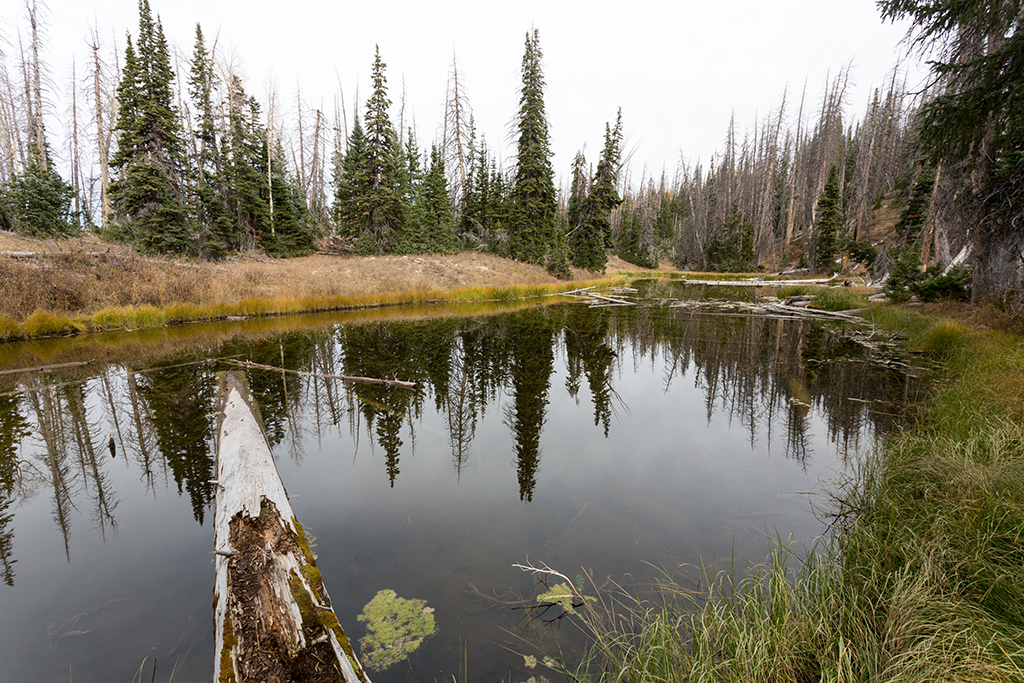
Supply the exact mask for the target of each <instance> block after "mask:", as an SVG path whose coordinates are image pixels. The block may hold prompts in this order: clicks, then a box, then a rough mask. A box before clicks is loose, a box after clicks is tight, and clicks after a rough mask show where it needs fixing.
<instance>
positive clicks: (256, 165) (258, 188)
mask: <svg viewBox="0 0 1024 683" xmlns="http://www.w3.org/2000/svg"><path fill="white" fill-rule="evenodd" d="M224 148H225V157H226V165H225V168H224V177H225V181H226V184H227V186H228V195H227V204H228V210H229V211H230V215H231V221H232V232H233V233H234V234H235V235H237V236H238V237H239V238H240V240H241V244H240V247H241V248H242V249H243V250H246V251H254V250H257V249H260V248H261V247H262V248H266V246H267V245H263V244H262V242H263V240H264V238H265V237H267V236H272V234H273V227H272V225H271V220H270V201H269V188H268V186H267V168H266V158H267V155H266V134H265V132H264V131H262V130H261V128H260V126H259V104H258V103H257V102H256V100H254V99H251V98H249V97H247V96H246V93H245V89H244V88H243V87H242V82H241V80H240V79H239V78H238V76H234V77H233V78H232V79H231V82H230V83H229V84H228V135H227V136H226V137H225V141H224Z"/></svg>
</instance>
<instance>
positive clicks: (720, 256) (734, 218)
mask: <svg viewBox="0 0 1024 683" xmlns="http://www.w3.org/2000/svg"><path fill="white" fill-rule="evenodd" d="M704 258H705V262H706V263H707V267H708V268H709V269H711V270H717V271H722V272H731V273H737V272H741V271H744V270H748V269H749V268H750V267H751V266H752V265H753V260H754V226H753V224H752V223H750V222H749V221H747V220H746V219H745V218H744V216H743V213H742V212H741V211H740V207H739V205H738V204H736V203H735V202H734V203H733V205H732V209H731V210H730V212H729V217H728V218H727V219H726V221H725V223H724V224H723V225H722V234H721V235H720V236H718V237H715V238H714V239H712V240H710V241H709V242H708V243H707V245H706V246H705V247H704Z"/></svg>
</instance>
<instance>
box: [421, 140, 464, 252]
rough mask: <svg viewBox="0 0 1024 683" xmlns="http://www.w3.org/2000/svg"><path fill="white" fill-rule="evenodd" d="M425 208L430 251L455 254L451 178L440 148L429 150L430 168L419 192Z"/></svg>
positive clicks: (424, 218)
mask: <svg viewBox="0 0 1024 683" xmlns="http://www.w3.org/2000/svg"><path fill="white" fill-rule="evenodd" d="M419 198H420V199H419V203H420V204H421V205H422V207H423V211H422V220H423V221H424V230H423V232H424V236H425V238H426V244H427V249H428V250H429V251H433V252H441V253H444V252H454V251H455V250H456V248H457V246H458V245H457V243H456V240H455V231H454V224H455V219H454V216H453V215H452V203H451V199H450V197H449V195H448V176H447V175H446V174H445V167H444V157H443V156H442V155H441V150H440V149H438V147H437V145H436V144H435V145H432V146H431V148H430V168H429V169H428V170H427V175H426V177H424V179H423V184H422V190H421V192H420V193H419Z"/></svg>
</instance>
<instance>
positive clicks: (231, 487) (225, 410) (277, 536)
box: [214, 373, 369, 683]
mask: <svg viewBox="0 0 1024 683" xmlns="http://www.w3.org/2000/svg"><path fill="white" fill-rule="evenodd" d="M220 409H221V411H220V427H219V429H218V441H217V497H216V506H215V517H214V564H215V567H216V584H215V588H214V612H215V615H214V625H215V630H216V633H215V642H216V650H215V652H216V656H215V663H214V681H216V682H217V683H223V682H233V681H239V682H240V681H257V680H259V681H271V680H272V681H280V682H281V683H284V682H285V681H303V682H305V681H339V680H340V681H343V682H344V683H369V678H368V677H367V675H366V672H365V671H364V670H363V667H362V666H361V665H360V664H359V661H358V659H357V658H356V656H355V652H354V651H353V649H352V646H351V644H350V643H349V640H348V638H347V637H346V636H345V632H344V630H342V628H341V625H340V624H339V623H338V618H337V616H336V615H335V613H334V610H333V608H332V607H331V599H330V596H328V594H327V590H326V589H325V588H324V585H323V580H322V578H321V576H320V572H319V570H318V569H317V568H316V561H315V560H314V558H313V554H312V552H311V551H310V548H309V544H308V543H307V542H306V537H305V533H304V531H303V529H302V526H301V525H300V524H299V523H298V521H297V520H296V519H295V516H294V513H293V512H292V507H291V504H290V503H289V502H288V494H287V493H286V492H285V489H284V484H282V482H281V477H280V475H279V474H278V472H277V466H276V465H275V464H274V457H273V455H272V454H271V452H270V447H269V445H268V443H267V438H266V435H265V434H264V431H263V428H262V426H261V424H260V421H259V419H258V418H257V416H256V413H255V411H254V409H253V407H252V404H251V401H250V399H249V395H248V390H247V389H246V385H245V379H244V375H242V374H241V373H225V374H224V375H223V376H222V380H221V388H220Z"/></svg>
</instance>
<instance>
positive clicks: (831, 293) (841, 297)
mask: <svg viewBox="0 0 1024 683" xmlns="http://www.w3.org/2000/svg"><path fill="white" fill-rule="evenodd" d="M814 303H815V305H816V306H817V307H818V308H820V309H821V310H823V311H849V310H851V309H854V308H863V307H864V306H865V305H866V304H867V300H866V299H865V298H864V297H863V296H861V295H860V294H857V293H856V292H854V291H853V290H852V288H849V287H821V288H816V294H815V297H814Z"/></svg>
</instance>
